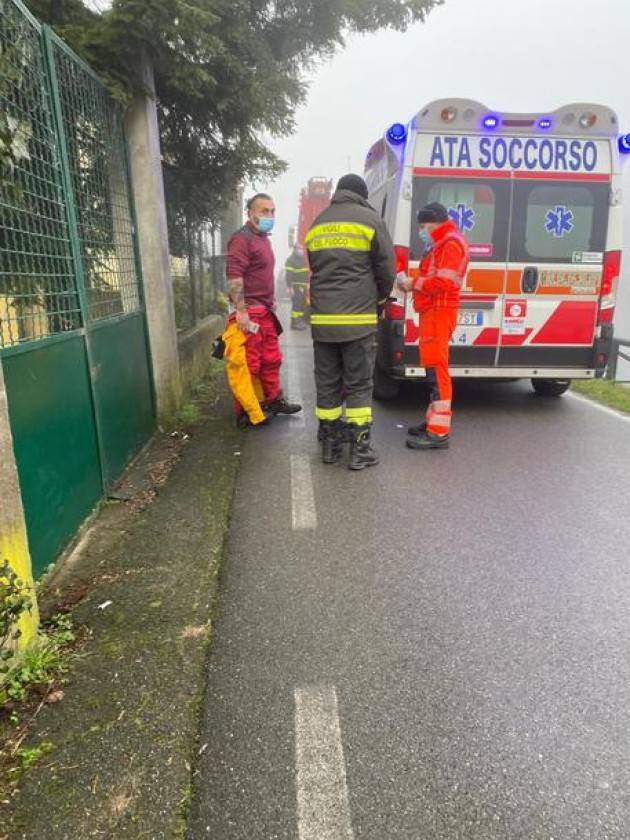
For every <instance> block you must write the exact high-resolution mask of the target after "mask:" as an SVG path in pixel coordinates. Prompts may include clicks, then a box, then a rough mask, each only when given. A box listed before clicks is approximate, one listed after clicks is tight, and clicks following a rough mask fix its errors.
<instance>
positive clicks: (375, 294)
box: [305, 174, 396, 470]
mask: <svg viewBox="0 0 630 840" xmlns="http://www.w3.org/2000/svg"><path fill="white" fill-rule="evenodd" d="M367 198H368V189H367V186H366V183H365V181H364V180H363V178H361V177H360V176H359V175H352V174H350V175H344V176H343V178H341V179H340V181H339V183H338V184H337V190H336V192H335V194H334V196H333V198H332V202H331V204H330V207H328V208H327V209H326V210H324V212H323V213H321V214H320V215H319V216H318V217H317V218H316V219H315V221H314V223H313V225H312V227H311V229H310V230H309V231H308V233H307V235H306V239H305V244H306V248H307V251H308V259H309V264H310V267H311V330H312V334H313V346H314V354H315V384H316V388H317V408H316V412H315V413H316V415H317V417H318V418H319V421H320V430H319V439H320V440H321V442H322V460H323V462H324V463H325V464H331V463H335V462H337V461H339V460H340V458H341V456H342V452H343V443H344V440H346V439H349V440H350V443H351V453H350V464H349V466H350V469H352V470H362V469H364V468H365V467H371V466H374V465H375V464H378V456H377V454H376V452H375V451H374V449H373V448H372V443H371V425H372V377H373V372H374V359H375V351H376V328H377V318H378V314H377V313H378V311H379V309H382V307H384V305H385V302H386V300H387V298H388V297H389V295H390V293H391V290H392V286H393V283H394V279H395V276H396V268H395V259H394V248H393V245H392V241H391V239H390V236H389V233H388V232H387V228H386V227H385V223H384V222H383V220H382V219H381V217H380V216H379V215H378V213H377V212H376V211H375V210H374V208H373V207H372V206H371V205H370V204H369V203H368V200H367ZM344 398H345V406H346V410H345V422H344V420H343V403H344Z"/></svg>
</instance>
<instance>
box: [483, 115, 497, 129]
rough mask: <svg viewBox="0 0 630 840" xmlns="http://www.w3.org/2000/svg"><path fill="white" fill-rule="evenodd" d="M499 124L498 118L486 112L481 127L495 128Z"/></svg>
mask: <svg viewBox="0 0 630 840" xmlns="http://www.w3.org/2000/svg"><path fill="white" fill-rule="evenodd" d="M498 125H499V118H498V117H495V116H494V115H493V114H488V116H487V117H484V118H483V127H484V128H496V127H497V126H498Z"/></svg>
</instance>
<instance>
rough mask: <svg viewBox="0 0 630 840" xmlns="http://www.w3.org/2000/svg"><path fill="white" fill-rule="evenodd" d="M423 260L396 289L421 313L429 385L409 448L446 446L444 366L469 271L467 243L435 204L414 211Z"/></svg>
mask: <svg viewBox="0 0 630 840" xmlns="http://www.w3.org/2000/svg"><path fill="white" fill-rule="evenodd" d="M418 226H419V230H418V232H419V235H420V244H421V246H423V247H424V258H423V259H422V262H421V263H420V275H419V277H417V278H415V279H413V280H412V279H410V278H408V277H402V278H400V280H399V283H398V285H399V288H401V289H402V290H404V291H411V292H412V293H413V304H414V309H415V310H416V312H418V313H419V314H420V364H421V366H422V367H423V368H425V370H426V375H427V380H428V382H429V384H430V386H431V401H430V403H429V407H428V409H427V413H426V421H425V422H424V423H421V424H420V425H419V426H410V427H409V430H408V431H409V437H408V438H407V446H408V447H409V448H410V449H447V448H448V445H449V432H450V429H451V418H452V411H451V401H452V398H453V385H452V382H451V376H450V373H449V369H448V348H449V342H450V340H451V336H452V334H453V331H454V329H455V325H456V322H457V310H458V308H459V295H460V290H461V288H462V285H463V283H464V280H465V278H466V271H467V269H468V261H469V254H468V243H467V242H466V239H465V238H464V236H463V234H462V233H461V232H460V230H459V228H458V227H457V225H456V224H455V222H453V221H452V220H451V219H450V218H449V215H448V211H447V209H446V207H444V206H443V205H442V204H439V203H438V202H433V203H431V204H427V206H426V207H423V209H422V210H420V211H419V213H418Z"/></svg>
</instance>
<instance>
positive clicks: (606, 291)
mask: <svg viewBox="0 0 630 840" xmlns="http://www.w3.org/2000/svg"><path fill="white" fill-rule="evenodd" d="M620 271H621V251H607V252H606V253H605V254H604V270H603V272H602V288H601V292H600V295H601V297H602V298H606V297H609V296H610V295H612V293H613V291H614V290H615V287H616V285H617V279H618V278H619V273H620Z"/></svg>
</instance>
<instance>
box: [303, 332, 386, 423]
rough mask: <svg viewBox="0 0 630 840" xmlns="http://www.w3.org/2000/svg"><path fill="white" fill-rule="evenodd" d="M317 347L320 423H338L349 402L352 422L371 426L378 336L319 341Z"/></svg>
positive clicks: (316, 362)
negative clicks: (332, 421)
mask: <svg viewBox="0 0 630 840" xmlns="http://www.w3.org/2000/svg"><path fill="white" fill-rule="evenodd" d="M313 347H314V355H315V386H316V389H317V408H316V411H315V414H316V416H317V417H318V418H319V419H320V420H338V419H339V418H340V417H341V416H342V414H343V403H344V402H345V404H346V420H347V421H348V423H354V424H356V425H359V426H363V425H365V424H366V423H370V422H371V420H372V379H373V376H374V360H375V358H376V334H375V333H372V334H371V335H369V336H366V337H364V338H358V339H356V340H355V341H342V342H328V341H315V342H314V343H313Z"/></svg>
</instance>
